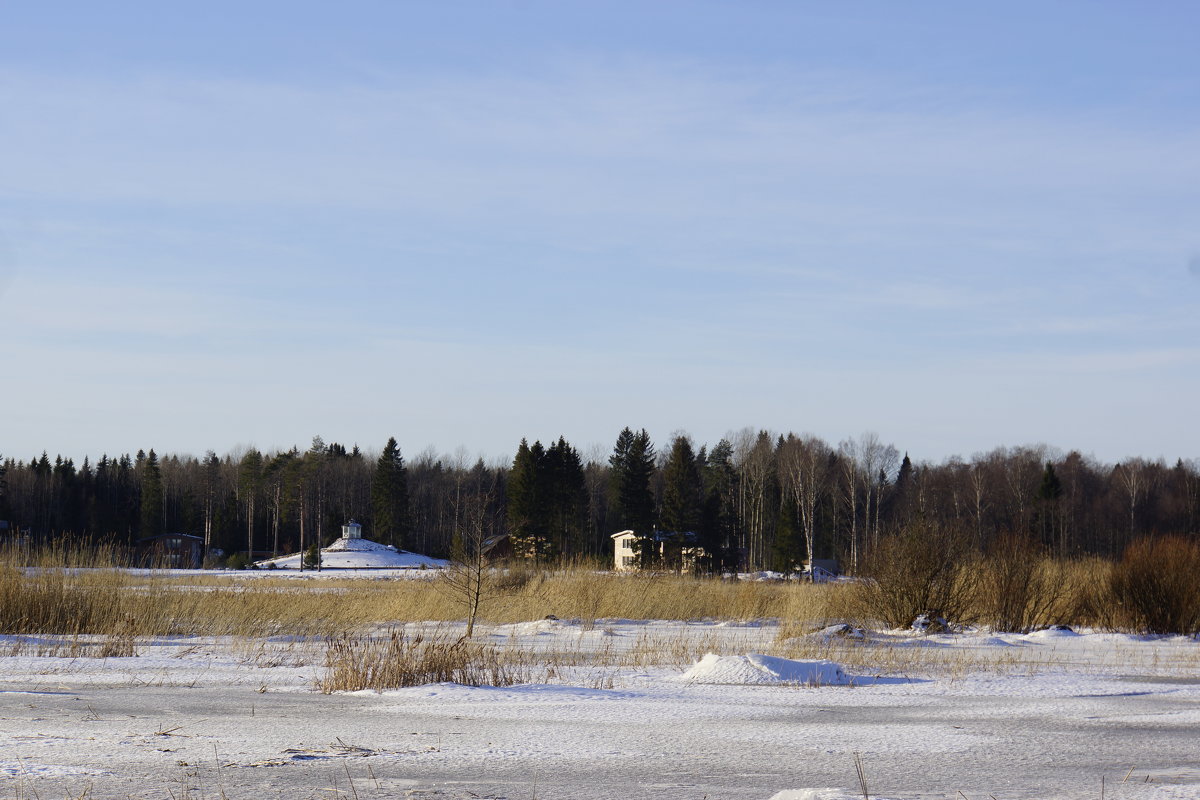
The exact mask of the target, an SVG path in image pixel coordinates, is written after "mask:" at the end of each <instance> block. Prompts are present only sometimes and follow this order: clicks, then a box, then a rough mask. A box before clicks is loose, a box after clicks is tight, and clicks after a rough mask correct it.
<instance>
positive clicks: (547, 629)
mask: <svg viewBox="0 0 1200 800" xmlns="http://www.w3.org/2000/svg"><path fill="white" fill-rule="evenodd" d="M564 627H565V626H564V625H563V623H562V620H557V619H535V620H533V621H531V622H514V623H512V624H509V625H497V626H496V629H495V633H496V635H497V636H546V635H548V634H552V633H560V632H561V631H562V630H563V629H564Z"/></svg>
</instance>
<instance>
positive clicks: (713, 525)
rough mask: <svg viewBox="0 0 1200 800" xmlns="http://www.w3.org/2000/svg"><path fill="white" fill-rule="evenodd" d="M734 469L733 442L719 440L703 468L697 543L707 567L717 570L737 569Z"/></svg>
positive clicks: (735, 472) (735, 484)
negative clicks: (702, 552) (701, 500)
mask: <svg viewBox="0 0 1200 800" xmlns="http://www.w3.org/2000/svg"><path fill="white" fill-rule="evenodd" d="M736 497H737V469H736V467H735V466H734V464H733V445H732V444H730V442H729V440H728V439H722V440H721V441H720V442H718V443H717V446H716V447H714V448H713V449H712V452H711V453H709V454H708V461H707V463H706V464H705V467H704V507H703V511H702V515H701V522H700V546H701V547H702V548H703V549H704V552H705V553H706V554H707V557H708V561H709V567H710V568H711V569H712V570H715V571H717V572H720V571H722V570H724V569H725V568H726V567H727V566H731V567H734V568H736V567H737V566H738V563H737V562H738V558H737V553H736V550H737V547H736V542H737V511H736V506H735V503H736Z"/></svg>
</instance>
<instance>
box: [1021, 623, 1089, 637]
mask: <svg viewBox="0 0 1200 800" xmlns="http://www.w3.org/2000/svg"><path fill="white" fill-rule="evenodd" d="M1076 636H1079V634H1078V633H1076V632H1075V631H1073V630H1071V628H1069V627H1068V626H1066V625H1051V626H1050V627H1049V628H1043V629H1042V630H1040V631H1033V632H1032V633H1027V634H1025V638H1026V639H1035V640H1036V639H1071V638H1074V637H1076Z"/></svg>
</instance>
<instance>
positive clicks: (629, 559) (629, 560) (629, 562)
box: [621, 556, 637, 567]
mask: <svg viewBox="0 0 1200 800" xmlns="http://www.w3.org/2000/svg"><path fill="white" fill-rule="evenodd" d="M636 561H637V559H636V558H634V557H633V556H623V557H622V558H621V566H622V567H632V566H633V565H634V563H635V562H636Z"/></svg>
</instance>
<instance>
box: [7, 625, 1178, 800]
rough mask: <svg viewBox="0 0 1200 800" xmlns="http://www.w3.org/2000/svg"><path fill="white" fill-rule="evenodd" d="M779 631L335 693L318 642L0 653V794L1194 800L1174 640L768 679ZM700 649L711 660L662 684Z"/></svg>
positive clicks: (511, 637) (713, 634) (1073, 644)
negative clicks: (510, 677)
mask: <svg viewBox="0 0 1200 800" xmlns="http://www.w3.org/2000/svg"><path fill="white" fill-rule="evenodd" d="M778 632H779V629H778V627H777V626H776V625H774V624H772V623H769V622H768V623H748V624H734V623H722V622H702V623H682V622H633V621H621V620H613V621H608V622H601V623H598V624H595V625H589V624H585V623H581V622H575V621H556V620H544V621H537V622H530V623H521V624H517V625H506V626H495V627H492V628H488V629H485V630H484V633H483V636H485V637H488V638H490V639H491V640H492V641H494V642H496V643H498V644H500V645H502V646H505V647H521V648H528V649H537V650H538V651H541V652H545V653H553V652H558V651H571V652H576V653H578V652H581V651H582V652H589V651H591V652H604V653H607V654H608V660H607V661H603V662H601V663H598V664H593V665H591V666H571V667H561V666H560V667H555V668H552V669H548V670H547V671H546V673H545V675H543V676H541V677H539V679H538V680H539V682H538V683H534V684H530V685H518V686H513V687H509V688H502V689H501V688H470V687H464V686H458V685H450V684H439V685H431V686H420V687H413V688H407V689H397V690H391V691H386V692H383V693H376V692H371V691H368V692H355V693H346V694H332V695H327V694H322V693H319V692H317V691H314V688H313V687H314V683H315V681H316V680H318V679H319V678H320V677H321V676H322V674H323V672H324V666H323V659H324V652H325V642H323V641H304V640H295V639H289V638H273V639H266V640H254V641H232V640H224V639H202V638H186V639H172V638H164V639H156V640H152V641H142V642H139V643H138V645H137V655H136V656H134V657H128V658H107V659H98V658H80V657H71V652H72V648H71V647H70V644H71V643H69V642H62V641H59V640H57V639H54V638H53V637H32V636H22V637H12V636H10V637H0V796H2V797H4V798H17V797H20V798H35V797H36V798H47V800H48V799H49V798H60V797H71V798H79V797H89V798H110V797H111V798H129V797H132V798H176V799H179V798H185V797H186V798H194V799H198V798H214V799H216V798H222V797H224V798H231V799H232V798H271V797H279V798H307V797H313V798H316V797H322V798H333V797H348V798H361V800H367V799H368V798H391V797H414V798H480V797H483V798H510V800H517V798H542V799H543V800H554V799H555V798H564V799H565V798H694V799H695V800H701V799H702V798H711V800H719V799H720V798H731V799H734V798H755V799H756V800H768V798H776V799H777V800H832V799H833V798H838V799H840V798H853V797H862V791H861V789H860V788H859V783H858V778H857V775H856V769H855V754H856V753H857V754H860V755H861V760H862V766H863V770H864V773H865V776H866V780H867V784H868V789H869V792H870V796H871V797H872V798H904V799H905V800H907V799H909V798H959V797H966V798H969V800H977V799H986V798H988V797H994V798H997V800H1006V799H1007V798H1100V797H1101V796H1102V792H1103V796H1104V797H1106V798H1130V799H1131V800H1132V799H1135V798H1137V799H1141V798H1146V799H1150V798H1155V799H1157V798H1200V642H1197V641H1196V640H1195V639H1190V638H1183V637H1172V638H1149V637H1135V636H1128V635H1116V634H1106V633H1083V634H1074V633H1072V632H1069V631H1044V632H1039V633H1034V634H1029V635H1008V634H1005V635H993V634H989V633H986V632H971V633H965V634H957V635H951V634H944V635H931V636H921V635H919V634H915V633H909V632H895V631H894V632H886V633H872V632H867V635H866V637H865V639H864V640H862V641H859V640H855V639H844V638H842V637H834V636H832V635H830V636H829V637H828V638H830V640H831V642H832V645H831V647H830V649H828V650H827V651H825V652H826V654H827V655H830V656H836V655H837V654H838V653H842V654H843V655H846V654H851V653H853V654H856V657H855V658H854V659H852V661H853V663H855V664H857V665H858V666H850V665H849V663H842V665H841V666H840V668H839V666H838V665H837V664H832V663H811V662H804V663H801V662H799V661H797V660H796V658H787V657H786V652H787V646H786V644H785V645H783V646H782V649H781V645H780V644H779V643H778V642H777V641H776V639H777V635H778ZM821 638H822V635H821V634H817V635H815V636H814V637H810V639H809V640H808V641H807V642H806V644H808V645H812V644H814V643H816V644H820V640H821ZM706 647H710V648H711V649H712V650H713V651H715V652H718V653H724V655H712V656H706V657H704V658H701V659H695V658H693V657H690V656H689V657H688V663H677V662H678V654H679V653H683V652H703V649H704V648H706ZM697 648H699V649H697ZM620 653H628V654H629V657H628V658H626V659H621V658H613V654H620ZM654 653H659V654H660V657H659V658H657V659H656V658H654V657H653V654H654ZM768 653H770V654H774V656H772V655H769V654H768ZM781 653H782V654H784V655H781ZM673 654H674V655H673ZM759 654H768V655H759ZM842 660H843V661H847V659H842ZM873 663H874V664H877V665H878V666H877V667H875V668H872V667H871V666H870V665H871V664H873ZM645 664H651V666H645ZM864 665H865V666H864ZM1102 784H1103V788H1102Z"/></svg>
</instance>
